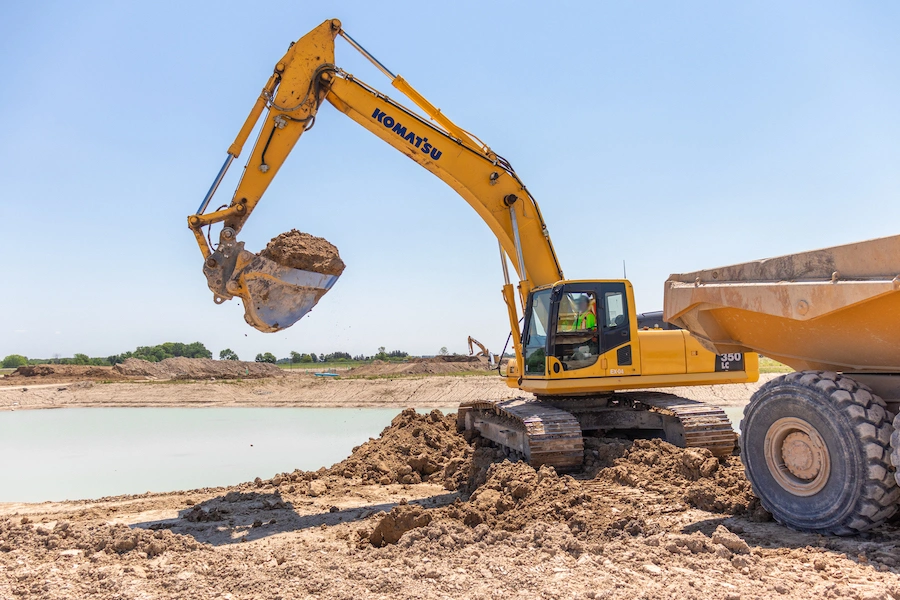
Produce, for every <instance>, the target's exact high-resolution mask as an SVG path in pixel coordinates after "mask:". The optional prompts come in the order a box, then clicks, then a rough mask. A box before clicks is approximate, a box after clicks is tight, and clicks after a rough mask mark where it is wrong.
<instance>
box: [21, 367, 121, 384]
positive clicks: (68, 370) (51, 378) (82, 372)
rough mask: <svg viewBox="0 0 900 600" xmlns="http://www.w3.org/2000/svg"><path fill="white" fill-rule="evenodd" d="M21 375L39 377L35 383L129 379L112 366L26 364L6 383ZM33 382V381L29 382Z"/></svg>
mask: <svg viewBox="0 0 900 600" xmlns="http://www.w3.org/2000/svg"><path fill="white" fill-rule="evenodd" d="M20 377H30V378H35V379H39V380H40V381H36V382H35V383H41V382H45V383H55V382H58V381H64V380H65V381H71V380H73V379H91V380H111V381H122V380H125V379H127V378H126V377H125V376H123V374H122V373H119V372H117V371H115V370H114V369H113V368H112V367H97V366H91V365H26V366H22V367H19V368H18V369H16V370H15V371H13V372H12V373H10V374H9V375H8V376H7V377H5V378H4V379H7V381H6V382H5V383H13V381H12V380H17V379H18V378H20ZM29 383H31V382H29Z"/></svg>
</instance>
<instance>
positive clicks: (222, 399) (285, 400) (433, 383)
mask: <svg viewBox="0 0 900 600" xmlns="http://www.w3.org/2000/svg"><path fill="white" fill-rule="evenodd" d="M777 376H778V374H764V375H760V380H759V382H757V383H752V384H727V385H719V386H695V387H673V388H661V389H658V390H653V391H661V392H666V393H670V394H675V395H678V396H681V397H684V398H687V399H690V400H696V401H700V402H707V403H709V404H713V405H716V406H720V407H725V406H742V405H744V404H746V403H747V402H748V401H749V399H750V396H751V395H752V394H753V392H755V391H756V390H757V389H758V388H759V386H761V385H763V384H764V383H765V382H766V381H769V380H771V379H772V378H774V377H777ZM522 396H530V394H527V393H524V392H521V391H519V390H516V389H513V388H510V387H508V386H507V385H506V383H505V380H504V379H502V378H500V377H497V376H495V375H485V376H478V375H465V376H453V375H426V376H414V377H397V378H394V379H386V378H385V379H380V378H379V379H324V378H316V377H306V376H294V377H285V378H279V379H254V380H241V381H236V380H219V381H182V380H176V381H134V382H96V381H76V382H68V383H40V382H35V384H33V385H29V384H26V385H23V386H11V385H5V386H0V411H18V410H45V409H54V408H216V407H243V408H397V409H402V408H407V407H410V406H415V407H417V408H446V407H448V406H456V405H458V404H460V403H461V402H464V401H467V400H473V399H488V400H505V399H510V398H515V397H522Z"/></svg>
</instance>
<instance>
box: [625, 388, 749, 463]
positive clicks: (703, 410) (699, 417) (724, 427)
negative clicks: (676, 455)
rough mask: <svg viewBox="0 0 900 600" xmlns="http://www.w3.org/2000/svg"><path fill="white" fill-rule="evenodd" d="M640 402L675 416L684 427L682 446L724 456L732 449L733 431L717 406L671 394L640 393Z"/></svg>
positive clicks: (726, 417) (734, 434)
mask: <svg viewBox="0 0 900 600" xmlns="http://www.w3.org/2000/svg"><path fill="white" fill-rule="evenodd" d="M640 395H641V396H643V397H642V398H641V399H640V402H641V403H642V404H645V405H647V406H650V407H651V410H652V411H654V412H658V413H660V414H663V415H669V416H672V417H674V418H675V419H677V421H678V422H679V423H680V424H681V426H682V428H683V429H684V440H683V442H684V443H683V444H679V443H675V441H673V442H672V443H675V445H677V446H681V445H683V446H684V447H685V448H706V449H707V450H709V451H710V452H712V453H713V455H715V456H728V455H729V454H731V453H732V452H734V447H735V444H736V443H737V433H735V431H734V428H733V427H732V425H731V419H729V418H728V415H726V414H725V411H724V410H722V409H721V408H719V407H718V406H712V405H710V404H705V403H703V402H697V401H696V400H687V399H685V398H680V397H678V396H674V395H672V394H652V395H651V394H646V393H645V394H640Z"/></svg>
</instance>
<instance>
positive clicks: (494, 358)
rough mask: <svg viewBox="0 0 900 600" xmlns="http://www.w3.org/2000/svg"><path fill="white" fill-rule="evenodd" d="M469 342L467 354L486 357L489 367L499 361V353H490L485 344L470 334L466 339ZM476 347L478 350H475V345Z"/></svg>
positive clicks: (494, 365)
mask: <svg viewBox="0 0 900 600" xmlns="http://www.w3.org/2000/svg"><path fill="white" fill-rule="evenodd" d="M468 342H469V356H484V357H485V358H487V359H488V362H489V363H490V365H491V367H496V366H497V365H498V364H499V363H500V355H499V354H491V351H490V350H488V349H487V346H485V345H484V344H482V343H481V342H479V341H478V340H476V339H475V338H473V337H472V336H471V335H470V336H469V339H468ZM476 346H477V347H478V352H475V347H476Z"/></svg>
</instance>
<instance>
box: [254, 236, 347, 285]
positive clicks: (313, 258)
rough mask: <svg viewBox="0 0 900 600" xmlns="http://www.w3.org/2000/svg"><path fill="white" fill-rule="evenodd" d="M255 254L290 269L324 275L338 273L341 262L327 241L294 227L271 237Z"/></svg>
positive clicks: (335, 249)
mask: <svg viewBox="0 0 900 600" xmlns="http://www.w3.org/2000/svg"><path fill="white" fill-rule="evenodd" d="M259 255H260V256H262V257H263V258H268V259H269V260H272V261H275V262H277V263H278V264H280V265H284V266H286V267H291V268H292V269H300V270H301V271H314V272H316V273H324V274H326V275H340V274H341V273H343V272H344V266H345V265H344V261H342V260H341V256H340V254H338V249H337V248H336V247H335V246H334V245H333V244H332V243H331V242H329V241H328V240H326V239H325V238H320V237H316V236H314V235H310V234H308V233H303V232H302V231H297V230H296V229H291V230H290V231H287V232H285V233H282V234H280V235H278V236H276V237H274V238H272V241H270V242H269V243H268V244H267V245H266V247H265V248H264V249H263V250H262V251H261V252H260V253H259Z"/></svg>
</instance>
